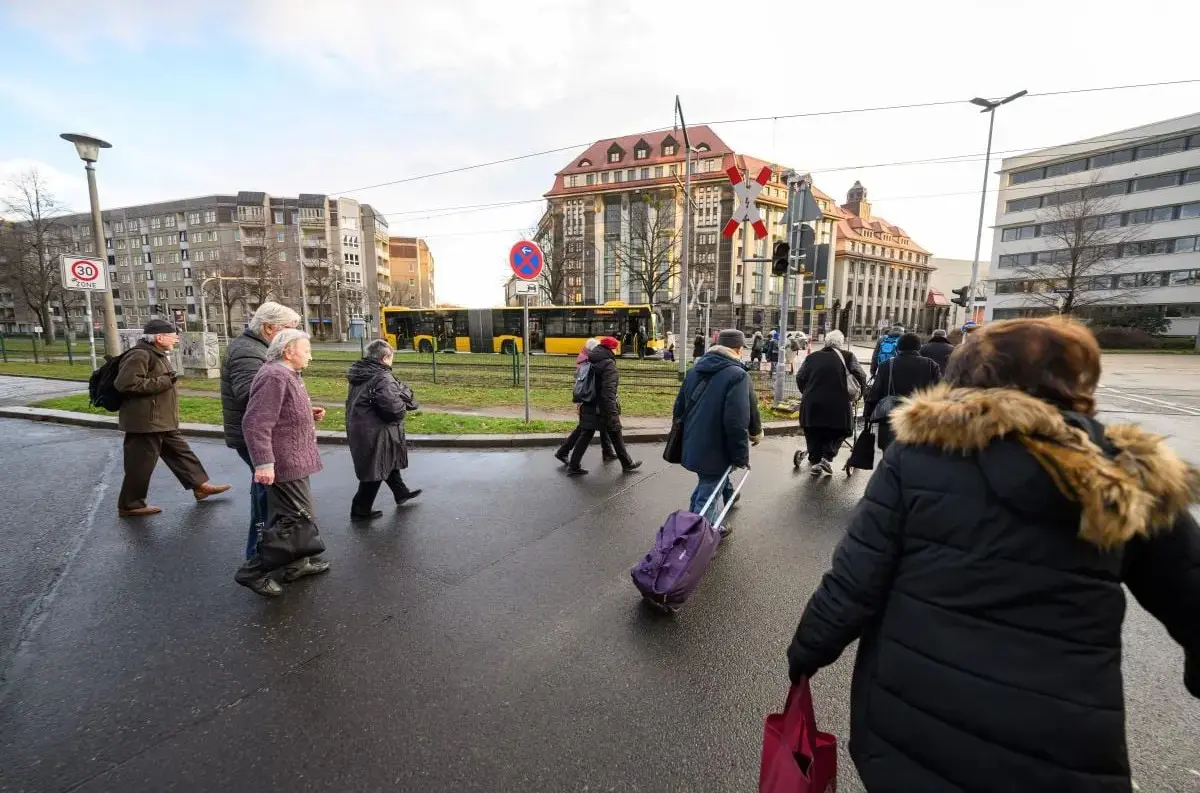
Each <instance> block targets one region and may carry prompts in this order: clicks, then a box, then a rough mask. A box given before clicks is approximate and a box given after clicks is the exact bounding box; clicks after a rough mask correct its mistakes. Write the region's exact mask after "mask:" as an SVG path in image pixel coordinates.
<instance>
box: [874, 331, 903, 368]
mask: <svg viewBox="0 0 1200 793" xmlns="http://www.w3.org/2000/svg"><path fill="white" fill-rule="evenodd" d="M899 347H900V337H899V336H884V337H883V340H882V341H881V342H880V343H879V354H878V355H876V356H875V365H876V366H882V365H883V362H884V361H890V360H891V359H893V358H895V357H896V352H897V350H898V348H899Z"/></svg>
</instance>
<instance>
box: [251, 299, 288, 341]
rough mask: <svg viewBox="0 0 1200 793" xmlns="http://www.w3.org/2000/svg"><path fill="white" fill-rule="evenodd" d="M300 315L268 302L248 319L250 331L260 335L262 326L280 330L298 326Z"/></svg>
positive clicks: (283, 306) (271, 301) (270, 301)
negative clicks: (289, 326) (271, 326)
mask: <svg viewBox="0 0 1200 793" xmlns="http://www.w3.org/2000/svg"><path fill="white" fill-rule="evenodd" d="M299 324H300V315H299V314H297V313H296V312H295V311H292V310H291V309H290V308H288V307H287V306H285V305H282V304H280V303H276V302H275V301H273V300H268V301H267V302H266V303H263V304H262V305H261V306H259V307H258V309H257V310H256V311H255V312H254V316H252V317H251V318H250V330H252V331H254V332H255V333H258V334H260V335H261V334H262V328H263V325H274V326H275V327H277V328H282V327H284V326H286V325H299Z"/></svg>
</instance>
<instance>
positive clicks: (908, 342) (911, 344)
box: [897, 333, 921, 352]
mask: <svg viewBox="0 0 1200 793" xmlns="http://www.w3.org/2000/svg"><path fill="white" fill-rule="evenodd" d="M897 346H899V348H900V352H916V351H917V350H919V349H921V337H920V336H918V335H917V334H915V333H905V334H903V335H902V336H901V337H900V343H899V345H897Z"/></svg>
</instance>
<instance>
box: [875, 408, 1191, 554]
mask: <svg viewBox="0 0 1200 793" xmlns="http://www.w3.org/2000/svg"><path fill="white" fill-rule="evenodd" d="M1068 416H1070V418H1071V419H1075V418H1081V417H1077V416H1076V415H1075V414H1064V413H1062V412H1061V411H1060V410H1059V409H1058V408H1057V407H1055V406H1054V405H1051V404H1050V403H1048V402H1043V401H1042V400H1040V399H1037V398H1036V397H1032V396H1030V395H1028V394H1026V393H1024V392H1022V391H1017V390H1014V389H1008V388H994V389H974V388H950V387H949V386H947V385H939V386H935V387H934V388H932V389H930V390H928V391H924V392H921V393H918V394H916V395H914V396H913V397H911V398H909V399H906V400H904V401H903V402H902V403H901V405H900V406H899V407H898V408H896V410H895V411H893V412H892V414H891V416H890V422H891V426H892V431H893V432H894V434H895V437H896V439H897V440H899V441H901V442H902V443H905V444H908V445H910V446H933V447H935V448H938V449H942V450H944V451H948V452H960V453H963V454H970V453H973V452H980V451H982V450H983V449H985V448H986V447H987V446H989V445H990V444H991V443H992V441H994V440H997V439H999V438H1005V437H1009V438H1015V439H1017V440H1019V441H1020V442H1021V444H1022V445H1023V446H1024V447H1025V449H1026V450H1027V451H1028V452H1029V454H1030V455H1032V456H1033V458H1034V459H1035V460H1036V461H1037V462H1038V464H1039V465H1040V466H1041V467H1042V468H1043V469H1045V471H1046V472H1047V473H1048V474H1049V475H1050V477H1051V479H1052V480H1053V481H1054V484H1055V486H1056V487H1057V488H1058V490H1059V491H1060V492H1061V493H1062V494H1063V495H1064V496H1066V498H1068V499H1069V500H1071V501H1073V502H1075V503H1077V504H1078V505H1079V507H1080V510H1081V515H1080V525H1079V536H1080V537H1081V538H1082V539H1084V540H1086V541H1088V542H1090V543H1093V544H1095V545H1097V546H1099V547H1101V548H1113V547H1116V546H1119V545H1121V544H1123V543H1125V542H1127V541H1129V540H1131V539H1133V538H1134V537H1137V536H1141V535H1147V534H1149V533H1150V532H1152V531H1153V530H1154V529H1157V528H1164V527H1167V526H1170V525H1171V524H1172V523H1173V522H1174V520H1175V518H1176V517H1177V516H1178V515H1179V514H1180V513H1182V512H1184V511H1185V510H1187V508H1188V506H1189V505H1190V504H1192V503H1194V502H1196V501H1197V500H1200V471H1197V469H1196V468H1194V467H1193V466H1191V465H1189V464H1187V463H1185V462H1184V461H1183V460H1181V459H1180V458H1179V456H1178V455H1176V454H1175V452H1173V451H1172V450H1171V449H1170V448H1168V447H1167V445H1166V443H1165V442H1164V440H1163V438H1162V437H1161V436H1158V435H1153V434H1150V433H1148V432H1146V431H1145V430H1143V429H1141V428H1140V427H1137V426H1134V425H1128V424H1126V425H1114V426H1111V427H1107V428H1101V427H1100V425H1099V424H1096V423H1094V422H1091V420H1090V419H1086V418H1083V422H1090V423H1092V425H1093V426H1094V427H1095V429H1096V430H1097V431H1098V432H1099V431H1101V430H1102V431H1103V437H1102V438H1094V436H1093V435H1092V434H1091V433H1089V432H1088V431H1087V430H1086V429H1083V428H1081V427H1080V426H1077V424H1078V423H1080V422H1076V421H1073V420H1068ZM1097 441H1099V442H1100V443H1103V444H1104V445H1105V446H1107V447H1108V448H1107V449H1105V448H1102V447H1101V446H1100V445H1098V443H1097Z"/></svg>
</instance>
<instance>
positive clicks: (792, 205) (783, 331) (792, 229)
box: [772, 178, 803, 403]
mask: <svg viewBox="0 0 1200 793" xmlns="http://www.w3.org/2000/svg"><path fill="white" fill-rule="evenodd" d="M801 206H803V204H801ZM795 212H796V181H795V179H794V178H789V179H788V203H787V211H786V212H785V213H784V227H785V228H786V229H787V240H788V269H787V272H786V273H784V275H783V288H782V289H780V295H779V345H780V346H779V357H778V360H777V361H776V363H775V382H774V383H773V384H772V387H773V391H774V394H773V396H774V397H775V402H776V403H779V402H782V401H783V382H784V381H783V378H784V377H785V376H786V375H785V374H784V371H783V364H784V362H785V361H786V359H787V358H786V353H785V352H784V346H783V345H784V344H786V343H787V309H788V280H789V279H790V278H791V273H792V266H793V264H794V263H795V262H796V260H797V259H798V256H797V254H798V253H799V252H798V251H797V250H796V247H795V246H796V222H795V220H794V218H795ZM801 302H803V301H801Z"/></svg>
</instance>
